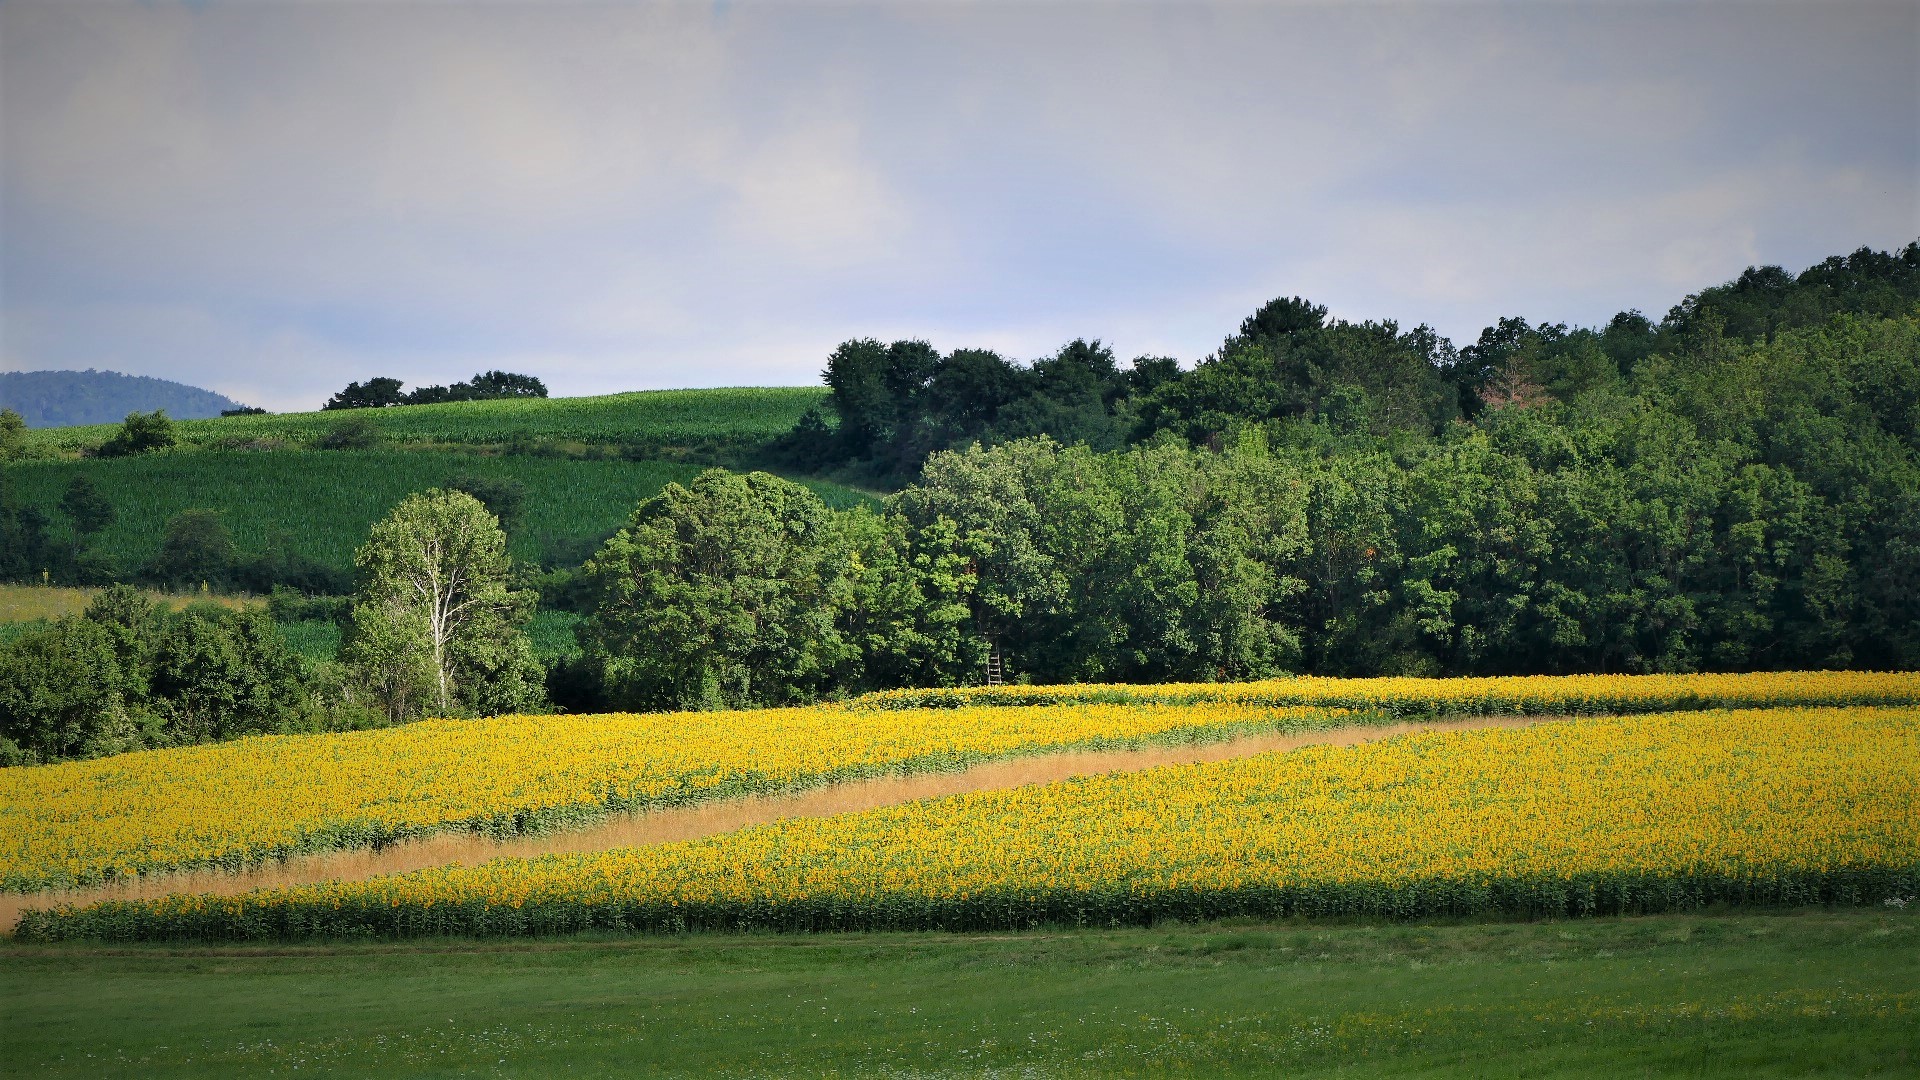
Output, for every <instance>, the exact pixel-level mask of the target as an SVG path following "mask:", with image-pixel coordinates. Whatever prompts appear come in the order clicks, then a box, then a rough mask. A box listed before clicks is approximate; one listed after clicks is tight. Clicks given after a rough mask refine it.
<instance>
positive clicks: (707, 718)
mask: <svg viewBox="0 0 1920 1080" xmlns="http://www.w3.org/2000/svg"><path fill="white" fill-rule="evenodd" d="M1916 702H1920V673H1913V672H1894V673H1886V672H1846V671H1840V672H1786V673H1761V674H1748V675H1595V676H1525V677H1512V678H1475V679H1413V678H1389V679H1322V678H1312V677H1303V678H1295V679H1280V680H1272V681H1268V682H1260V683H1239V684H1233V683H1226V684H1185V685H1160V686H1121V685H1073V686H1043V687H1028V686H1008V687H998V688H994V689H991V690H987V689H961V690H903V691H893V692H888V693H882V694H875V695H869V696H867V697H864V698H861V699H858V700H856V701H855V702H853V703H851V706H831V705H829V706H820V707H815V708H801V709H765V710H751V711H745V712H736V713H673V714H649V715H630V714H607V715H598V716H575V717H551V716H549V717H526V716H510V717H500V718H494V719H487V720H439V721H430V722H425V723H419V724H413V725H409V726H407V727H402V728H393V729H387V730H383V731H370V732H347V733H335V734H324V735H297V736H266V737H261V738H252V739H243V740H239V741H237V742H232V743H224V744H216V745H206V746H196V747H185V748H177V749H170V750H156V751H144V752H140V753H133V754H124V755H119V756H116V757H111V758H105V759H100V760H96V761H84V762H70V763H65V764H59V765H47V766H36V767H32V768H11V769H0V889H6V890H11V891H20V890H28V889H35V888H42V887H46V886H52V885H72V884H85V883H91V882H96V881H100V880H104V879H109V878H114V877H122V876H127V875H131V874H138V873H145V872H150V871H156V870H164V869H174V868H184V867H195V866H207V865H219V866H228V867H239V866H242V865H245V864H247V863H251V862H256V861H260V860H263V859H268V858H273V857H277V856H284V855H290V854H294V853H298V852H305V851H316V850H328V849H337V848H351V847H361V846H369V845H373V844H377V843H382V842H385V841H388V840H393V839H397V838H400V837H406V836H417V835H421V834H424V833H429V832H434V831H438V830H444V829H477V830H482V831H486V832H490V833H494V834H499V835H505V834H511V833H516V832H521V831H526V830H535V829H543V828H549V827H554V826H564V825H570V824H579V823H584V822H586V821H588V820H591V819H592V818H594V817H597V816H600V815H602V814H605V813H607V812H610V811H615V810H628V809H644V808H649V807H657V806H667V805H674V804H680V803H686V802H690V801H694V800H698V799H703V798H718V797H728V796H733V795H741V794H749V793H766V792H775V791H785V790H793V789H796V788H801V787H807V786H813V785H819V784H825V783H832V782H836V781H839V780H843V779H852V778H856V777H861V776H871V775H876V774H880V773H886V772H913V771H927V770H934V769H942V768H954V767H959V766H962V765H965V764H969V763H972V762H975V761H980V760H984V759H988V758H995V757H1006V756H1012V755H1017V754H1022V753H1032V752H1038V751H1046V750H1056V749H1066V748H1072V747H1081V746H1100V745H1127V744H1137V743H1140V742H1150V741H1162V740H1169V739H1204V738H1220V737H1226V736H1230V735H1233V734H1235V733H1238V732H1241V731H1247V730H1259V729H1272V728H1282V729H1301V728H1312V727H1317V726H1324V725H1325V724H1327V723H1331V722H1334V721H1335V719H1338V718H1341V716H1342V714H1341V713H1340V712H1339V710H1341V709H1349V710H1355V712H1356V715H1351V716H1346V717H1344V720H1345V722H1359V721H1366V720H1378V719H1390V718H1394V717H1402V716H1408V715H1461V714H1475V713H1479V714H1495V713H1507V714H1513V713H1523V714H1548V715H1551V714H1567V713H1624V712H1647V711H1654V710H1657V709H1693V708H1706V707H1713V706H1742V705H1751V706H1763V705H1810V704H1818V705H1846V704H1858V705H1867V704H1909V703H1916ZM916 704H920V705H926V706H933V707H934V708H930V709H915V708H913V707H912V706H914V705H916ZM1038 706H1053V707H1052V708H1037V707H1038ZM1140 706H1154V707H1152V708H1145V709H1142V708H1140ZM1316 710H1319V711H1316ZM1324 710H1332V711H1324Z"/></svg>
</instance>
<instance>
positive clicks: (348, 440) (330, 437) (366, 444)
mask: <svg viewBox="0 0 1920 1080" xmlns="http://www.w3.org/2000/svg"><path fill="white" fill-rule="evenodd" d="M384 439H385V437H384V436H383V435H382V434H381V432H380V425H378V424H376V423H374V422H373V421H372V420H370V419H368V418H367V417H364V416H351V417H348V418H347V419H345V420H342V421H340V422H339V423H337V424H335V425H333V427H332V428H330V429H328V430H327V432H326V433H325V434H323V435H321V436H320V437H319V438H318V439H315V440H314V442H313V445H314V447H315V448H317V449H320V450H371V449H373V448H374V447H376V446H379V445H380V444H381V442H383V441H384Z"/></svg>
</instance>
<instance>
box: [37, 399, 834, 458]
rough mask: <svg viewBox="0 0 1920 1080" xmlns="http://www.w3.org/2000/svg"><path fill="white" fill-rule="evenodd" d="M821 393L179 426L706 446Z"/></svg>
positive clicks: (493, 404)
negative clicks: (352, 428)
mask: <svg viewBox="0 0 1920 1080" xmlns="http://www.w3.org/2000/svg"><path fill="white" fill-rule="evenodd" d="M826 396H827V390H826V388H825V387H814V386H768V387H731V388H720V389H712V390H644V391H638V392H634V393H627V394H604V395H600V396H597V397H577V398H519V399H505V400H497V401H454V402H446V403H443V404H439V405H401V406H396V407H393V408H387V409H353V410H342V411H334V412H309V413H281V414H275V415H262V416H229V417H221V418H217V419H213V420H196V421H191V422H187V423H181V424H178V425H176V433H177V434H178V436H179V438H180V440H181V441H182V442H183V443H185V444H189V445H194V446H202V447H219V446H241V445H246V444H253V445H255V446H259V445H263V444H264V445H268V446H271V445H272V444H274V443H288V444H294V445H308V444H311V443H313V442H315V441H317V440H319V439H321V438H323V437H324V436H326V435H327V434H328V433H330V432H333V431H335V430H337V429H339V428H340V427H341V426H342V425H343V424H360V423H364V424H366V425H369V426H370V427H371V428H372V429H373V430H374V431H375V432H377V434H378V437H379V438H381V439H384V440H387V441H389V442H393V443H399V444H406V445H410V446H413V445H427V444H453V445H469V446H472V445H479V446H497V445H502V444H512V443H516V442H535V443H537V442H541V441H545V442H560V443H579V444H585V445H597V446H626V447H638V448H642V449H679V448H702V447H707V448H711V447H720V446H741V445H746V444H757V443H760V442H764V441H766V440H768V439H772V438H775V437H777V436H780V435H782V434H785V433H786V432H787V431H789V430H791V429H792V427H793V425H794V422H795V421H797V420H799V419H800V417H801V415H802V414H803V413H805V412H806V411H807V409H808V408H810V407H812V406H815V405H821V404H823V403H824V402H825V401H826ZM116 419H117V418H116ZM113 431H114V429H113V427H112V426H110V425H95V426H91V427H68V428H57V429H51V430H37V431H34V432H32V433H30V435H29V441H28V446H29V449H30V451H39V452H42V453H45V452H60V451H65V452H73V451H78V450H83V449H88V448H91V447H95V446H98V445H99V444H100V443H102V442H104V441H106V439H107V438H108V437H109V436H110V435H112V434H113Z"/></svg>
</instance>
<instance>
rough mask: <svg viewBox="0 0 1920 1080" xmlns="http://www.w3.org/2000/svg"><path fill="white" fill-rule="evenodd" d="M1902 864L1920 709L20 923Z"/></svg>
mask: <svg viewBox="0 0 1920 1080" xmlns="http://www.w3.org/2000/svg"><path fill="white" fill-rule="evenodd" d="M1917 880H1920V709H1916V708H1899V709H1882V708H1848V709H1782V710H1765V711H1710V712H1694V713H1685V714H1669V715H1654V716H1642V717H1633V718H1611V719H1584V720H1575V721H1569V722H1564V723H1549V724H1539V725H1534V726H1532V727H1527V728H1521V729H1512V730H1474V731H1462V732H1452V733H1444V734H1442V733H1434V734H1419V735H1410V736H1404V737H1401V738H1398V739H1393V740H1390V741H1387V742H1380V743H1371V744H1363V745H1360V746H1357V747H1350V748H1339V749H1336V748H1310V749H1306V750H1298V751H1294V752H1291V753H1285V754H1263V755H1259V756H1257V757H1251V758H1244V759H1240V760H1236V761H1228V762H1221V763H1215V764H1206V765H1186V766H1168V767H1162V768H1158V769H1152V770H1147V771H1144V772H1138V773H1123V774H1113V775H1107V776H1099V777H1093V778H1085V779H1078V780H1071V781H1066V782H1063V783H1056V784H1046V785H1035V786H1031V787H1024V788H1017V789H1013V790H1007V791H996V792H986V793H978V794H970V795H959V796H952V797H948V798H943V799H936V800H928V801H924V802H919V803H910V804H907V805H903V806H899V807H891V808H887V809H882V810H874V811H868V812H864V813H858V814H847V815H842V816H839V817H832V818H818V819H794V820H788V821H784V822H779V823H776V824H773V825H768V826H761V827H757V828H752V829H745V830H741V831H739V832H736V833H730V834H727V835H724V836H718V837H712V838H708V839H705V840H696V841H688V842H683V843H675V844H665V845H659V846H657V847H651V848H629V849H624V850H619V851H612V852H605V853H600V854H592V855H558V856H547V857H543V858H539V859H530V860H529V859H498V860H494V861H492V862H488V863H485V864H483V865H480V866H475V867H458V866H456V867H445V868H439V869H435V870H429V871H421V872H417V873H412V874H405V875H396V876H392V877H387V878H375V879H372V880H368V881H361V882H344V883H330V884H321V885H309V886H299V887H293V888H287V889H277V890H260V891H257V892H254V893H250V894H247V895H244V896H235V897H202V896H189V895H175V896H171V897H166V898H163V899H159V900H152V901H136V902H113V903H103V904H97V905H94V906H93V907H90V908H86V909H80V910H74V909H63V910H56V911H52V912H36V913H31V914H29V915H27V916H26V917H25V918H23V920H22V922H21V925H20V928H19V932H20V933H21V934H22V935H23V936H26V937H33V938H58V937H69V936H74V937H107V938H136V939H137V938H168V937H209V938H274V937H299V936H308V935H317V934H373V935H394V936H398V935H408V934H428V933H474V934H500V933H544V932H564V931H572V930H579V929H585V928H591V927H601V928H613V929H641V930H673V929H681V928H688V927H716V928H718V927H730V928H737V927H770V928H780V929H847V928H888V927H891V928H946V929H961V928H988V927H1009V926H1026V925H1033V924H1036V923H1041V922H1067V923H1082V924H1085V923H1102V924H1104V923H1117V922H1137V921H1144V920H1149V919H1155V918H1165V917H1217V916H1228V915H1256V916H1284V915H1294V914H1330V913H1355V914H1372V915H1384V916H1397V917H1408V916H1416V915H1426V914H1444V913H1456V914H1467V913H1476V912H1506V913H1516V914H1530V915H1577V914H1587V913H1596V912H1616V911H1629V912H1630V911H1655V910H1671V909H1677V908H1686V907H1691V906H1698V905H1702V904H1710V903H1816V902H1843V903H1844V902H1853V903H1858V902H1875V901H1877V900H1879V899H1882V898H1887V897H1892V896H1896V895H1898V896H1906V895H1911V894H1912V892H1913V890H1914V888H1915V883H1916V881H1917Z"/></svg>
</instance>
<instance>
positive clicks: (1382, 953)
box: [0, 906, 1920, 1078]
mask: <svg viewBox="0 0 1920 1080" xmlns="http://www.w3.org/2000/svg"><path fill="white" fill-rule="evenodd" d="M187 1003H191V1006H190V1007H188V1006H187ZM1917 1009H1920V906H1917V907H1915V908H1913V909H1909V910H1906V911H1896V910H1893V909H1883V910H1864V911H1862V910H1853V911H1824V910H1810V911H1801V912H1791V913H1789V912H1780V913H1749V914H1740V915H1723V916H1715V915H1699V916H1673V917H1654V918H1635V919H1594V920H1584V921H1581V922H1577V923H1556V922H1544V923H1455V924H1435V925H1396V926H1385V927H1368V926H1360V925H1338V924H1324V923H1321V924H1313V923H1283V924H1277V925H1219V924H1214V925H1206V924H1202V925H1163V926H1159V927H1155V928H1150V929H1138V930H1113V931H1080V932H1065V933H1044V934H1025V935H990V936H966V937H961V936H949V935H939V934H931V935H887V934H874V935H801V936H792V937H773V936H708V935H688V936H681V937H675V938H664V939H662V938H653V939H623V938H573V939H561V940H556V941H547V942H539V943H524V944H523V943H514V944H476V943H471V942H462V941H458V940H440V941H434V942H429V943H422V944H419V945H417V946H414V947H407V948H399V947H393V946H381V945H353V944H343V945H332V946H321V947H308V948H299V949H287V948H274V949H250V948H196V949H168V948H153V947H132V948H116V949H112V950H101V949H90V948H85V947H74V946H35V947H28V946H20V945H12V946H7V945H0V1013H4V1015H5V1016H6V1017H7V1021H6V1035H5V1039H4V1041H5V1044H6V1051H5V1054H4V1056H0V1073H5V1074H8V1075H22V1076H24V1075H32V1076H40V1077H63V1076H72V1077H116V1076H130V1077H131V1076H138V1077H142V1078H159V1077H173V1076H180V1077H188V1076H191V1077H220V1076H241V1075H247V1076H253V1075H262V1074H265V1073H267V1072H268V1071H270V1070H271V1071H273V1072H276V1073H288V1072H295V1073H296V1075H299V1074H320V1075H353V1076H409V1077H415V1076H423V1077H452V1076H482V1075H484V1076H556V1075H567V1076H659V1077H669V1076H728V1077H768V1076H819V1077H896V1078H899V1077H921V1078H931V1077H984V1076H996V1077H1024V1076H1036V1077H1050V1078H1051V1077H1093V1076H1164V1075H1170V1074H1187V1075H1202V1076H1273V1075H1280V1074H1285V1075H1289V1076H1313V1077H1361V1076H1422V1077H1454V1076H1458V1077H1483V1076H1522V1075H1525V1076H1534V1077H1563V1076H1564V1077H1589V1076H1689V1077H1699V1076H1728V1077H1787V1076H1793V1077H1864V1076H1912V1075H1914V1073H1915V1071H1916V1069H1917V1068H1920V1023H1916V1022H1915V1018H1916V1010H1917Z"/></svg>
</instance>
